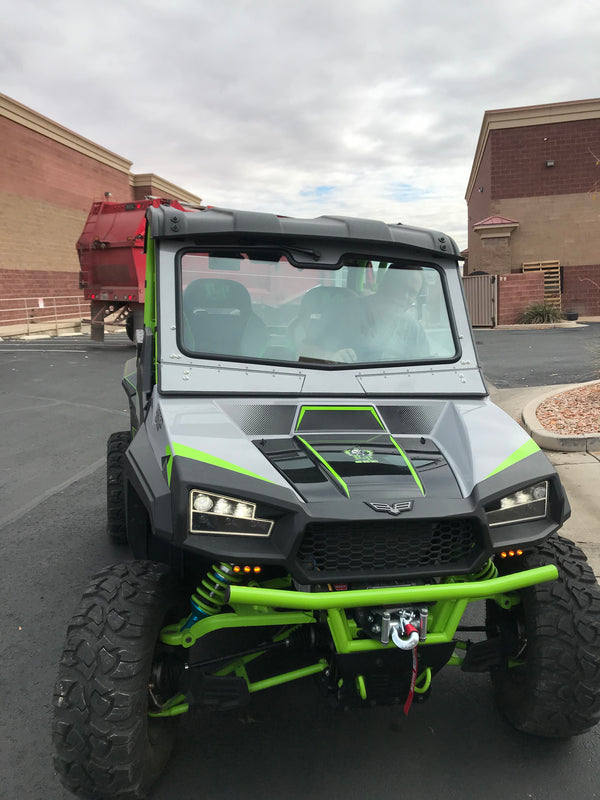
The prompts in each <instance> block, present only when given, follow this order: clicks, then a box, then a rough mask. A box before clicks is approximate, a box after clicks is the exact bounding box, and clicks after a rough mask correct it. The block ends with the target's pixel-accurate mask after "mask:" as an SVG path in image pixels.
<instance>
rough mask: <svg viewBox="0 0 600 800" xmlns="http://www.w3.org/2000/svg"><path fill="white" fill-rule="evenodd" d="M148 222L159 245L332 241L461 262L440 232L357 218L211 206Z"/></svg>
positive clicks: (153, 214)
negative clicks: (405, 249) (407, 249)
mask: <svg viewBox="0 0 600 800" xmlns="http://www.w3.org/2000/svg"><path fill="white" fill-rule="evenodd" d="M146 216H147V218H148V220H149V221H150V235H151V236H152V237H153V238H158V239H161V238H168V239H172V238H180V239H189V238H191V239H194V241H203V240H207V239H210V240H211V241H213V242H216V241H218V242H222V243H228V242H234V241H235V242H240V241H241V240H246V241H255V242H258V243H263V244H264V243H266V242H270V243H273V244H275V243H276V242H278V241H279V242H282V240H284V241H285V242H288V243H289V242H297V241H298V240H299V239H302V240H310V239H312V240H313V241H314V240H315V239H323V240H324V239H329V240H330V239H336V240H338V241H339V240H342V241H344V240H346V241H347V242H348V244H350V242H352V243H353V244H359V243H361V244H363V245H366V244H368V243H369V242H371V243H378V244H383V245H385V244H388V245H390V244H391V245H404V246H406V247H410V248H418V249H419V250H421V251H426V252H428V253H433V254H436V255H445V256H450V257H451V258H456V259H462V256H461V255H460V251H459V249H458V246H457V244H456V242H455V241H454V240H453V239H452V238H451V237H449V236H447V235H446V234H444V233H442V232H441V231H434V230H428V229H426V228H413V227H410V226H408V225H401V224H396V225H392V224H389V223H386V222H380V221H378V220H373V219H362V218H360V217H329V216H326V217H316V218H315V219H301V218H297V217H280V216H278V215H277V214H268V213H263V212H258V211H238V210H235V209H229V208H216V207H214V206H212V207H207V208H203V209H199V210H195V211H179V210H177V209H174V208H171V207H169V206H159V207H158V208H152V207H151V208H149V209H148V210H147V212H146ZM282 243H283V242H282Z"/></svg>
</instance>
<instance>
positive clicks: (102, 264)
mask: <svg viewBox="0 0 600 800" xmlns="http://www.w3.org/2000/svg"><path fill="white" fill-rule="evenodd" d="M161 205H165V206H172V207H173V208H174V209H177V210H179V211H185V210H186V209H184V208H183V206H182V205H181V203H179V202H178V201H177V200H169V199H165V198H152V199H149V200H139V201H134V202H131V203H109V202H98V203H94V204H93V205H92V207H91V209H90V213H89V215H88V218H87V221H86V223H85V226H84V229H83V232H82V234H81V236H80V237H79V240H78V242H77V255H78V257H79V264H80V267H81V270H80V273H79V288H80V289H83V290H84V297H85V299H86V300H89V301H90V309H91V338H92V340H93V341H96V342H102V341H104V327H105V325H107V324H110V325H111V326H125V330H126V331H127V335H128V336H129V338H130V339H131V341H135V331H136V330H137V329H138V328H143V326H144V290H145V276H146V255H145V253H144V231H145V226H146V209H147V208H148V207H149V206H154V207H156V208H158V207H159V206H161Z"/></svg>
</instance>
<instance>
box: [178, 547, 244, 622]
mask: <svg viewBox="0 0 600 800" xmlns="http://www.w3.org/2000/svg"><path fill="white" fill-rule="evenodd" d="M241 580H242V576H241V575H236V573H235V572H234V571H233V567H232V566H231V564H227V563H225V562H221V563H220V564H213V566H212V569H210V570H209V571H208V572H207V573H206V576H205V578H204V579H203V580H202V582H201V584H200V586H197V587H196V591H195V592H194V593H193V594H192V596H191V598H190V604H191V606H192V611H191V613H190V615H189V617H188V618H187V620H186V621H185V624H184V626H183V629H185V628H191V627H192V625H195V624H196V622H198V620H201V619H204V618H205V617H212V616H213V614H218V613H219V611H220V610H221V609H222V608H223V606H224V605H225V592H226V590H227V587H228V586H230V585H231V584H232V583H234V584H238V583H240V582H241Z"/></svg>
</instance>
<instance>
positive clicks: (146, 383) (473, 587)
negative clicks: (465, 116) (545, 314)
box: [54, 206, 600, 798]
mask: <svg viewBox="0 0 600 800" xmlns="http://www.w3.org/2000/svg"><path fill="white" fill-rule="evenodd" d="M145 248H146V261H147V268H146V304H145V319H144V330H143V332H142V331H139V336H138V353H137V358H135V359H133V360H132V361H131V362H129V363H128V364H127V366H126V368H125V375H124V378H123V387H124V389H125V392H126V393H127V395H128V398H129V405H130V413H131V425H130V430H128V431H124V432H119V433H115V434H113V435H112V436H111V437H110V439H109V442H108V469H107V484H108V485H107V490H108V530H109V534H110V536H112V537H113V538H114V539H116V540H117V541H123V542H125V541H127V542H128V543H129V546H130V548H131V550H132V551H133V555H134V558H135V560H134V561H130V562H128V563H123V564H119V565H117V566H112V567H109V568H107V569H104V570H102V571H101V572H99V573H98V574H97V575H96V576H95V577H94V578H93V580H92V581H91V583H90V586H89V588H88V589H87V590H86V591H85V593H84V596H83V600H82V602H81V605H80V607H79V609H78V611H77V613H76V614H75V616H74V618H73V620H72V622H71V624H70V625H69V628H68V632H67V640H66V645H65V650H64V654H63V656H62V660H61V665H60V670H59V675H58V680H57V684H56V690H55V698H54V708H55V712H54V713H55V716H54V744H55V748H56V759H55V764H56V769H57V771H58V773H59V775H60V777H61V779H62V781H63V783H64V785H65V786H66V787H67V788H68V789H70V790H71V791H73V792H74V793H75V794H77V795H79V796H81V797H86V798H141V797H144V796H145V794H146V793H147V791H148V790H149V787H150V786H151V785H152V783H153V781H154V780H155V779H156V778H157V776H158V775H159V774H160V772H161V771H162V770H163V768H164V766H165V763H166V761H167V759H168V757H169V752H170V750H171V748H172V746H173V741H174V735H175V733H176V725H175V723H176V720H177V718H179V717H180V716H181V715H182V714H187V713H189V712H190V711H192V710H193V709H197V708H202V707H205V708H206V707H208V708H212V709H218V710H226V709H235V708H238V707H241V706H243V705H244V704H245V703H247V702H248V701H249V699H250V696H251V695H252V694H254V693H255V692H259V691H263V690H266V689H269V688H271V687H275V686H278V685H280V684H283V683H285V682H288V681H294V680H298V679H301V678H305V677H308V676H312V677H313V678H314V679H315V681H316V683H317V685H318V687H319V688H320V690H321V691H322V693H323V696H324V698H325V700H326V701H327V702H329V703H331V704H332V705H334V706H338V707H341V708H349V707H350V708H351V707H359V706H365V707H367V706H372V705H381V704H393V703H397V704H399V705H400V708H401V709H402V708H403V709H404V712H406V713H408V710H409V707H410V705H411V702H413V701H417V700H424V699H425V698H427V697H428V695H429V694H430V692H431V688H432V686H433V683H434V678H435V675H436V673H437V672H439V670H440V669H442V667H444V666H446V665H447V664H449V665H455V666H458V667H459V668H460V669H461V670H462V671H463V672H486V671H489V673H490V675H491V682H492V685H493V689H494V693H495V697H496V701H497V704H498V706H499V708H500V710H501V711H502V712H503V713H504V714H505V715H506V717H507V718H508V720H509V721H510V722H511V723H512V725H514V726H515V727H516V728H517V729H519V730H522V731H526V732H528V733H531V734H535V735H538V736H547V737H569V736H572V735H574V734H578V733H581V732H583V731H586V730H588V729H589V728H590V727H591V726H593V725H595V724H596V722H597V721H598V719H599V718H600V590H599V588H598V585H597V583H596V580H595V578H594V575H593V573H592V570H591V569H590V567H589V566H588V564H587V562H586V559H585V556H584V555H583V553H582V552H581V551H580V550H579V549H578V548H577V547H576V546H574V545H573V544H572V543H571V542H569V541H568V540H566V539H563V538H561V537H559V536H558V535H557V531H558V529H559V528H560V527H561V525H562V524H563V523H564V521H565V520H566V519H567V518H568V516H569V514H570V509H569V504H568V501H567V499H566V497H565V493H564V490H563V487H562V485H561V483H560V481H559V479H558V476H557V474H556V472H555V470H554V469H553V467H552V466H551V464H550V463H549V461H548V460H547V458H546V457H545V455H544V454H543V453H542V452H541V451H540V449H539V447H538V446H537V445H536V444H535V442H533V441H532V439H530V438H529V436H528V435H527V434H526V433H525V431H524V430H523V429H522V428H521V427H519V425H518V424H517V423H516V422H514V421H513V420H511V419H510V418H509V417H508V416H507V415H506V414H504V413H503V412H502V411H500V410H499V409H498V408H497V407H496V406H494V405H493V404H492V403H491V402H490V399H489V397H488V393H487V391H486V387H485V384H484V381H483V378H482V374H481V371H480V369H479V366H478V363H477V354H476V352H475V347H474V343H473V339H472V335H471V330H470V326H469V319H468V316H467V311H466V308H465V302H464V298H463V293H462V286H461V278H460V270H459V261H460V255H459V252H458V249H457V247H456V244H455V243H454V242H453V240H452V239H450V238H449V237H448V236H445V235H443V234H442V233H439V232H437V231H429V230H422V229H417V228H412V227H408V226H405V225H388V224H384V223H382V222H376V221H373V220H365V219H354V218H337V217H320V218H318V219H314V220H305V219H292V218H286V217H278V216H275V215H271V214H262V213H249V212H242V211H231V210H225V209H219V208H210V209H202V210H198V211H190V212H185V211H181V210H176V209H173V208H168V207H164V206H160V207H158V208H154V207H152V208H149V209H148V211H147V226H146V244H145ZM476 601H484V603H485V607H486V613H485V624H483V619H484V616H483V614H482V615H481V620H482V624H480V625H475V626H473V625H465V623H464V620H463V617H464V615H465V611H466V609H467V607H468V606H469V604H471V603H474V602H476ZM475 628H476V629H477V630H475V631H474V629H475Z"/></svg>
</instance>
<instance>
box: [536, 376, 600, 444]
mask: <svg viewBox="0 0 600 800" xmlns="http://www.w3.org/2000/svg"><path fill="white" fill-rule="evenodd" d="M595 383H600V381H587V383H573V384H571V385H569V386H568V387H567V388H564V387H563V388H562V389H560V390H556V389H554V390H553V391H551V392H545V393H544V394H542V395H540V396H539V397H536V398H535V399H534V400H530V401H529V403H527V405H526V406H525V407H524V408H523V411H522V417H523V425H524V427H525V430H526V431H527V432H528V433H529V435H530V436H531V438H532V439H533V441H534V442H536V443H537V444H539V446H540V447H541V448H543V449H544V450H559V451H562V452H574V451H582V450H583V451H585V452H588V453H589V452H594V451H598V450H600V433H598V434H591V435H590V434H587V435H586V434H582V435H577V434H572V435H565V434H559V433H552V432H551V431H548V430H546V428H544V427H543V426H542V424H541V423H540V421H539V420H538V418H537V416H536V413H535V412H536V411H537V409H538V406H539V405H541V404H542V403H543V402H544V400H547V399H548V398H549V397H554V396H555V395H557V394H562V393H563V392H568V391H570V390H571V389H578V388H579V387H580V386H592V385H593V384H595Z"/></svg>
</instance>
